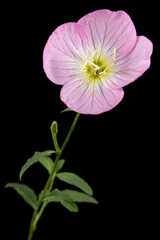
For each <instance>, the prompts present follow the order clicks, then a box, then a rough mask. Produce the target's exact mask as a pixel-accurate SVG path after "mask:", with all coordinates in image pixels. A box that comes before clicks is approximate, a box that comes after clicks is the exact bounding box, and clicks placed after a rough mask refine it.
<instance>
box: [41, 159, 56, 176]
mask: <svg viewBox="0 0 160 240" xmlns="http://www.w3.org/2000/svg"><path fill="white" fill-rule="evenodd" d="M39 162H40V163H41V164H42V165H43V167H45V168H46V169H47V170H48V173H49V174H51V172H52V169H53V166H54V163H53V160H52V159H51V158H50V157H41V158H40V159H39Z"/></svg>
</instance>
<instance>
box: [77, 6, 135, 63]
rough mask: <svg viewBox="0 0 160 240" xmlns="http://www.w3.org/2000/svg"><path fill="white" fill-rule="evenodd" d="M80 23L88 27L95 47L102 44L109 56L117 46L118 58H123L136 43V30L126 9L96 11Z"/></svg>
mask: <svg viewBox="0 0 160 240" xmlns="http://www.w3.org/2000/svg"><path fill="white" fill-rule="evenodd" d="M78 23H81V24H82V25H84V26H85V27H86V28H87V30H88V32H89V35H90V37H91V39H92V44H93V47H94V49H95V50H96V49H97V47H98V46H101V49H102V52H103V53H104V54H105V55H106V56H107V57H110V56H112V55H113V49H114V48H116V59H120V58H123V57H125V56H126V55H128V54H129V52H131V50H132V49H133V47H134V45H135V42H136V30H135V27H134V24H133V22H132V20H131V18H130V17H129V15H128V14H127V13H125V12H124V11H117V12H111V11H109V10H98V11H94V12H92V13H89V14H87V15H85V16H84V17H82V18H81V19H80V20H79V21H78Z"/></svg>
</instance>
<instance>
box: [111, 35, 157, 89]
mask: <svg viewBox="0 0 160 240" xmlns="http://www.w3.org/2000/svg"><path fill="white" fill-rule="evenodd" d="M152 51H153V44H152V42H151V41H150V40H149V39H147V38H146V37H144V36H139V37H137V44H136V46H135V48H134V50H133V51H132V52H131V53H130V54H129V55H128V56H127V57H125V58H124V59H122V60H121V61H119V62H117V63H115V65H114V68H115V72H113V73H112V76H111V78H110V79H109V80H108V84H109V85H110V86H111V87H113V88H119V87H123V86H126V85H128V84H129V83H131V82H133V81H134V80H136V79H137V78H138V77H140V76H141V75H142V74H143V73H144V72H145V71H146V70H147V69H148V68H149V66H150V57H151V54H152Z"/></svg>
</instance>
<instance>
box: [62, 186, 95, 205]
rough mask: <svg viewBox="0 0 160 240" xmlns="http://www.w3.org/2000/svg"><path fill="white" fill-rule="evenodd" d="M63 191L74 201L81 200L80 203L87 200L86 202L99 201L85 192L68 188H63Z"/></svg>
mask: <svg viewBox="0 0 160 240" xmlns="http://www.w3.org/2000/svg"><path fill="white" fill-rule="evenodd" d="M63 193H64V194H65V195H66V196H68V197H69V198H71V199H72V201H73V202H79V203H81V202H86V203H94V204H98V201H97V200H96V199H95V198H94V197H91V196H88V195H87V194H85V193H83V192H78V191H75V190H68V189H66V190H63Z"/></svg>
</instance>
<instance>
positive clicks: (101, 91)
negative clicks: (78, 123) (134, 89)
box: [43, 10, 153, 114]
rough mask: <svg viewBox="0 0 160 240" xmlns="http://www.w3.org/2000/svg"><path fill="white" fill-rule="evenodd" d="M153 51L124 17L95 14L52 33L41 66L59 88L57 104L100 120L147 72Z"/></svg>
mask: <svg viewBox="0 0 160 240" xmlns="http://www.w3.org/2000/svg"><path fill="white" fill-rule="evenodd" d="M152 50H153V46H152V43H151V41H150V40H149V39H147V38H146V37H144V36H137V35H136V29H135V27H134V24H133V22H132V20H131V19H130V17H129V16H128V15H127V13H125V12H123V11H117V12H112V11H110V10H98V11H95V12H92V13H89V14H87V15H85V16H84V17H82V18H81V19H80V20H79V21H78V22H77V23H74V22H71V23H65V24H62V25H61V26H59V27H58V28H57V29H56V30H55V31H54V32H53V33H52V35H51V36H50V37H49V39H48V41H47V43H46V46H45V48H44V53H43V66H44V71H45V73H46V75H47V77H48V78H49V79H50V80H51V81H52V82H54V83H56V84H60V85H63V87H62V89H61V95H60V96H61V100H62V101H63V102H64V103H65V104H66V105H67V106H68V107H69V108H70V109H72V110H73V111H75V112H79V113H83V114H100V113H103V112H106V111H109V110H110V109H112V108H114V107H115V106H116V105H117V104H118V103H119V102H120V101H121V100H122V98H123V96H124V91H123V88H122V87H124V86H126V85H128V84H129V83H131V82H133V81H134V80H136V79H137V78H138V77H140V76H141V75H142V74H143V73H144V72H145V71H146V70H147V69H148V68H149V66H150V56H151V54H152Z"/></svg>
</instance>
